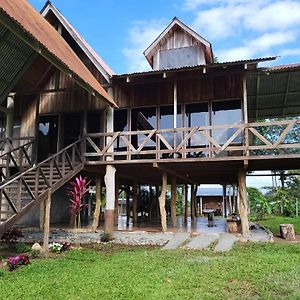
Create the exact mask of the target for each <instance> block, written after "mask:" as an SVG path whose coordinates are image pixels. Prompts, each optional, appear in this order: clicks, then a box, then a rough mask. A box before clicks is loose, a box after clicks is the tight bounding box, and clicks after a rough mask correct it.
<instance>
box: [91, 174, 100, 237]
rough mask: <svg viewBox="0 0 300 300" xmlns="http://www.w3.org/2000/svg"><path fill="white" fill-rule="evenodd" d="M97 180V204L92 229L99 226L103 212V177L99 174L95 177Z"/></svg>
mask: <svg viewBox="0 0 300 300" xmlns="http://www.w3.org/2000/svg"><path fill="white" fill-rule="evenodd" d="M95 181H96V206H95V211H94V218H93V224H92V230H93V231H95V230H96V229H97V228H98V225H99V220H100V212H101V202H102V199H101V198H102V192H101V177H100V176H99V175H97V176H96V178H95Z"/></svg>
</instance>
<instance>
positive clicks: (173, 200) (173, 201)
mask: <svg viewBox="0 0 300 300" xmlns="http://www.w3.org/2000/svg"><path fill="white" fill-rule="evenodd" d="M176 198H177V191H176V177H175V176H173V177H171V219H172V226H173V227H176V200H177V199H176Z"/></svg>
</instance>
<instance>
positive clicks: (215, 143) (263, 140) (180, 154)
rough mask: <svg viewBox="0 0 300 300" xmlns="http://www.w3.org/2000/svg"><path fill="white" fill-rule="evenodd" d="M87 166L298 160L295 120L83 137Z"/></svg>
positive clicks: (298, 130)
mask: <svg viewBox="0 0 300 300" xmlns="http://www.w3.org/2000/svg"><path fill="white" fill-rule="evenodd" d="M85 150H86V151H85V157H86V163H87V164H90V165H95V164H108V163H109V164H129V163H154V162H156V163H157V162H185V161H186V162H192V161H230V160H258V159H259V160H265V159H287V158H288V159H291V158H292V159H299V158H300V120H299V119H295V120H285V121H274V122H261V123H248V124H247V123H244V124H232V125H217V126H204V127H191V128H176V129H153V130H143V131H129V132H112V133H96V134H87V136H86V142H85Z"/></svg>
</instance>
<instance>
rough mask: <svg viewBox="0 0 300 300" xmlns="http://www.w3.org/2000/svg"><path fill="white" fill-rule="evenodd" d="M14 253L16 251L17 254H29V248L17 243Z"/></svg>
mask: <svg viewBox="0 0 300 300" xmlns="http://www.w3.org/2000/svg"><path fill="white" fill-rule="evenodd" d="M16 251H17V253H26V252H30V251H31V248H30V247H29V246H28V245H26V244H25V243H17V244H16Z"/></svg>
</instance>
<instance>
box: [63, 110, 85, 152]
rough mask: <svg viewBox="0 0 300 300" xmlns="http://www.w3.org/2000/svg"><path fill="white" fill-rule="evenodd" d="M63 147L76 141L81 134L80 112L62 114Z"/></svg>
mask: <svg viewBox="0 0 300 300" xmlns="http://www.w3.org/2000/svg"><path fill="white" fill-rule="evenodd" d="M63 122H64V124H63V126H64V130H63V148H65V147H67V146H68V145H70V144H72V143H74V142H76V141H78V139H79V138H80V137H81V136H82V134H81V132H82V130H81V128H82V126H81V125H82V118H81V114H64V115H63Z"/></svg>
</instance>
